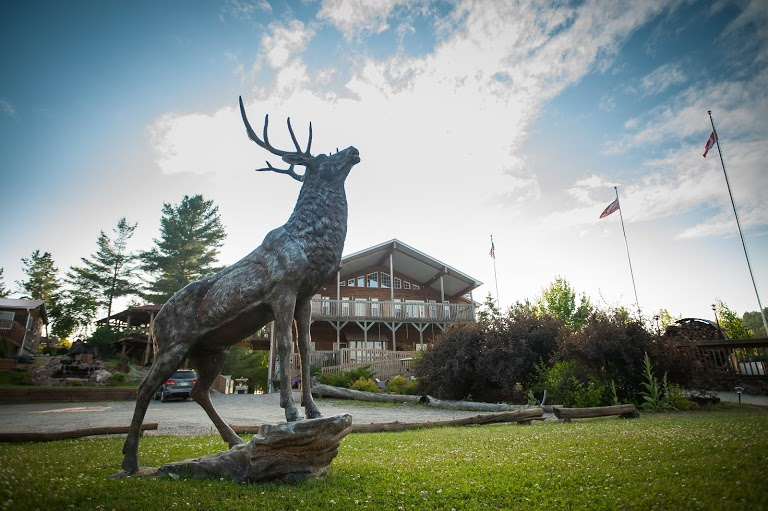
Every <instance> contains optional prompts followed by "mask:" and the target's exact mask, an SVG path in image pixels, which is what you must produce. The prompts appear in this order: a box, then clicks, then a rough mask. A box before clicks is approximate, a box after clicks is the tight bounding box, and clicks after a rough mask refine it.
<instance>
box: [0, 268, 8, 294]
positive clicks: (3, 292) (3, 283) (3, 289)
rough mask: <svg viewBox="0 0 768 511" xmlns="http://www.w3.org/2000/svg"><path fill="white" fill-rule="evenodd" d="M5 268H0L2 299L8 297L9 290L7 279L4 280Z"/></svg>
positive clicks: (0, 292)
mask: <svg viewBox="0 0 768 511" xmlns="http://www.w3.org/2000/svg"><path fill="white" fill-rule="evenodd" d="M3 270H4V268H0V297H6V296H8V294H9V293H8V290H7V289H6V288H5V279H4V278H3Z"/></svg>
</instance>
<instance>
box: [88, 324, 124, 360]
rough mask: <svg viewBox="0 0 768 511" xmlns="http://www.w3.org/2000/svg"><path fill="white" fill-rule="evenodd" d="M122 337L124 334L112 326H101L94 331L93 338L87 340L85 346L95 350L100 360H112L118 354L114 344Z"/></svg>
mask: <svg viewBox="0 0 768 511" xmlns="http://www.w3.org/2000/svg"><path fill="white" fill-rule="evenodd" d="M122 335H123V334H122V332H120V331H119V330H115V329H113V328H112V327H110V326H99V327H97V328H96V330H94V332H93V334H92V335H91V337H90V338H88V339H86V340H85V344H87V345H88V346H90V347H92V348H94V349H95V350H96V352H97V354H98V356H99V358H112V357H114V356H115V355H116V354H117V348H116V346H115V344H114V343H115V341H117V340H118V339H120V337H122Z"/></svg>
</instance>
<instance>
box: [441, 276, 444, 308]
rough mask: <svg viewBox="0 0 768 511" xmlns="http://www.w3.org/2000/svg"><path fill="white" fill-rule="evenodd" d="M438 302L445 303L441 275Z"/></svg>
mask: <svg viewBox="0 0 768 511" xmlns="http://www.w3.org/2000/svg"><path fill="white" fill-rule="evenodd" d="M440 301H441V302H445V286H444V285H443V276H442V275H440Z"/></svg>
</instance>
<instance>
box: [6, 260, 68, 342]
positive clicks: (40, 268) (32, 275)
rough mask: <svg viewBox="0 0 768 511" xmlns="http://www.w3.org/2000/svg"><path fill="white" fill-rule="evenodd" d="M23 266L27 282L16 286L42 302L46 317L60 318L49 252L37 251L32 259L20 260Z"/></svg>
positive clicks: (55, 273)
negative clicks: (46, 313)
mask: <svg viewBox="0 0 768 511" xmlns="http://www.w3.org/2000/svg"><path fill="white" fill-rule="evenodd" d="M21 262H22V264H23V265H24V268H23V271H24V273H26V275H27V277H28V278H27V280H24V281H17V282H16V284H17V285H18V286H19V287H20V288H21V292H22V293H23V294H24V295H26V296H27V297H28V298H31V299H32V300H43V301H44V302H45V307H46V309H48V316H49V317H50V318H51V319H52V320H54V321H56V320H57V319H58V318H59V317H60V310H59V307H58V304H59V298H60V294H59V290H60V289H61V284H60V283H59V277H58V273H59V270H58V268H56V266H55V265H54V262H53V256H52V255H51V253H50V252H44V253H42V254H41V253H40V251H39V250H35V251H34V252H32V257H30V258H28V259H27V258H25V257H22V258H21ZM45 330H46V332H45V335H46V337H47V336H48V325H46V327H45Z"/></svg>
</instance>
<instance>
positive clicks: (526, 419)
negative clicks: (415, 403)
mask: <svg viewBox="0 0 768 511" xmlns="http://www.w3.org/2000/svg"><path fill="white" fill-rule="evenodd" d="M543 415H544V410H543V409H541V408H526V409H521V410H514V411H508V412H499V413H490V414H485V415H476V416H474V417H463V418H460V419H449V420H444V421H431V422H385V423H371V424H354V423H353V424H352V432H353V433H381V432H384V431H403V430H406V429H423V428H439V427H444V426H472V425H476V424H498V423H502V422H518V423H521V424H530V423H531V421H534V420H542V419H543V418H544V417H543ZM230 427H231V428H232V429H233V430H234V432H235V433H237V434H238V435H242V434H258V433H259V429H260V428H261V425H259V424H256V425H253V426H246V425H233V424H230Z"/></svg>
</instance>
